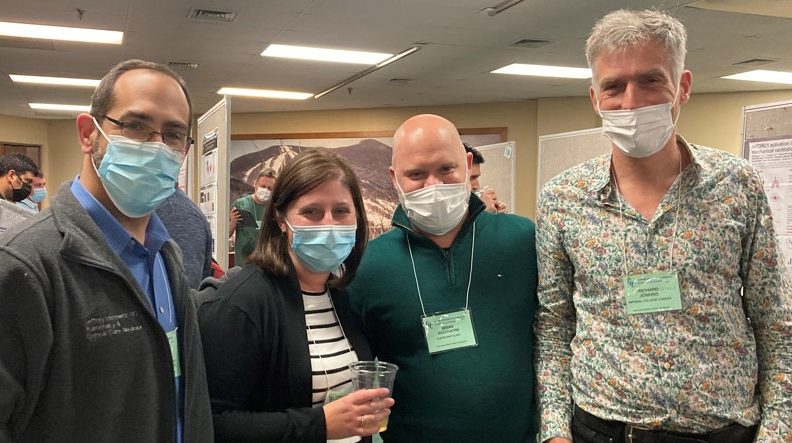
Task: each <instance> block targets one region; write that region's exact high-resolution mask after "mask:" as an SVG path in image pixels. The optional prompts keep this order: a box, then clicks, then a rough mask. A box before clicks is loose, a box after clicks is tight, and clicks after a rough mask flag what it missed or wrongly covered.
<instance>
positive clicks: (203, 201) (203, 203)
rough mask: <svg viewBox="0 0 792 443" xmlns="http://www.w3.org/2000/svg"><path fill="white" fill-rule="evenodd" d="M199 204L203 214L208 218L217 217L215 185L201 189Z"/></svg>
mask: <svg viewBox="0 0 792 443" xmlns="http://www.w3.org/2000/svg"><path fill="white" fill-rule="evenodd" d="M199 204H200V207H201V212H203V213H204V215H205V216H206V217H207V218H209V217H214V216H215V212H216V211H217V186H216V185H215V184H211V185H207V186H204V187H202V188H201V196H200V200H199Z"/></svg>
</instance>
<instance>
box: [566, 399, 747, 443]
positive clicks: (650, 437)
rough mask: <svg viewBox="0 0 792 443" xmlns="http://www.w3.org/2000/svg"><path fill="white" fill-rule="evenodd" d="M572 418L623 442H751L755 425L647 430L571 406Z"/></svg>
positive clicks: (641, 426)
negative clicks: (704, 429) (702, 430)
mask: <svg viewBox="0 0 792 443" xmlns="http://www.w3.org/2000/svg"><path fill="white" fill-rule="evenodd" d="M573 419H574V420H578V421H579V422H581V423H583V424H584V425H586V426H588V427H589V428H591V429H594V430H595V431H597V432H600V433H602V434H605V435H607V436H608V437H611V438H613V439H615V441H622V440H623V441H624V442H625V443H709V442H713V443H715V442H717V443H751V442H752V441H753V439H754V436H755V435H756V430H757V428H758V425H754V426H751V427H745V426H742V425H739V424H737V423H734V424H731V425H729V426H726V427H724V428H720V429H716V430H714V431H711V432H707V433H704V434H694V433H687V432H672V431H664V430H660V429H650V428H647V427H645V426H643V425H637V424H631V423H623V422H620V421H611V420H603V419H601V418H599V417H596V416H594V415H591V414H589V413H588V412H586V411H584V410H582V409H580V408H579V407H578V406H577V405H575V412H574V418H573Z"/></svg>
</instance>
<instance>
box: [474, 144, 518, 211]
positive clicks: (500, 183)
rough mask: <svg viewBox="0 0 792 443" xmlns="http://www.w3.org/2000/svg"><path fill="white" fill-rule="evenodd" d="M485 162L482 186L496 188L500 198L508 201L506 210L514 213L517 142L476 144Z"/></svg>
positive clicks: (482, 166)
mask: <svg viewBox="0 0 792 443" xmlns="http://www.w3.org/2000/svg"><path fill="white" fill-rule="evenodd" d="M474 147H475V148H476V149H477V150H478V151H479V153H481V156H482V157H484V164H482V165H481V177H479V183H480V184H481V187H484V186H490V187H491V188H492V189H494V190H495V192H496V193H497V196H498V200H500V201H502V202H504V203H506V211H507V212H509V213H514V204H515V199H514V194H515V177H514V174H515V164H516V159H515V155H516V154H517V150H516V149H515V148H516V145H515V142H513V141H508V142H503V143H494V144H490V145H483V146H474Z"/></svg>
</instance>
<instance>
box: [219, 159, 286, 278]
mask: <svg viewBox="0 0 792 443" xmlns="http://www.w3.org/2000/svg"><path fill="white" fill-rule="evenodd" d="M254 185H255V186H254V187H253V194H250V195H245V196H243V197H239V198H238V199H236V201H235V202H234V207H233V208H231V215H230V217H229V218H230V222H229V225H228V233H229V234H228V235H229V236H230V235H232V234H234V233H236V237H235V238H234V265H235V266H245V263H247V257H248V255H250V253H251V252H253V249H255V247H256V240H258V236H259V232H260V230H261V220H262V219H263V218H264V213H265V211H266V209H267V203H268V202H269V200H270V196H271V195H272V187H273V186H274V185H275V170H274V169H270V168H267V169H264V170H262V171H261V172H259V173H258V176H256V182H255V183H254Z"/></svg>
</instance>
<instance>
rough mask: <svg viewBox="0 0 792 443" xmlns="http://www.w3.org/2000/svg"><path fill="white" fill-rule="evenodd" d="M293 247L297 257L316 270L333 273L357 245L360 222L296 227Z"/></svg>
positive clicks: (293, 227) (307, 266) (292, 227)
mask: <svg viewBox="0 0 792 443" xmlns="http://www.w3.org/2000/svg"><path fill="white" fill-rule="evenodd" d="M286 225H287V226H288V227H289V229H291V231H292V233H293V235H292V241H291V247H292V250H294V253H295V254H296V255H297V258H298V259H299V260H300V262H301V263H302V264H304V265H305V267H306V268H308V269H310V270H311V271H313V272H332V271H335V270H336V269H338V267H339V266H341V263H343V262H344V260H346V258H347V257H348V256H349V253H350V252H352V248H353V247H354V246H355V232H356V231H357V226H356V225H319V226H292V225H290V224H289V222H286Z"/></svg>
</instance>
